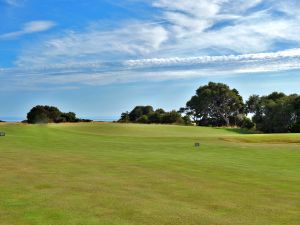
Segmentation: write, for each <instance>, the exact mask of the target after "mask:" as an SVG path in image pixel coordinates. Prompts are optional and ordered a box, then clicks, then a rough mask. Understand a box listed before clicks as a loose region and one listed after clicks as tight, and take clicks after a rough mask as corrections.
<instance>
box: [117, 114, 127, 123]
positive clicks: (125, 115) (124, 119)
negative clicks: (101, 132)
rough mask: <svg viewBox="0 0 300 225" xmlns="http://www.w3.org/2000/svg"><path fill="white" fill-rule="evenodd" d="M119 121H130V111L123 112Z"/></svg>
mask: <svg viewBox="0 0 300 225" xmlns="http://www.w3.org/2000/svg"><path fill="white" fill-rule="evenodd" d="M119 122H121V123H129V122H130V118H129V112H124V113H122V114H121V118H120V119H119Z"/></svg>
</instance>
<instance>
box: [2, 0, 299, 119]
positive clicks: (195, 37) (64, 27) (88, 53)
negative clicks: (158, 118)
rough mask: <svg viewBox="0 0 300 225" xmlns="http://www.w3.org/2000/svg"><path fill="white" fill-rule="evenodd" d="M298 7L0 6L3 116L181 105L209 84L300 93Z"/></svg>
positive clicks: (46, 1) (257, 3)
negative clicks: (46, 107) (43, 108)
mask: <svg viewBox="0 0 300 225" xmlns="http://www.w3.org/2000/svg"><path fill="white" fill-rule="evenodd" d="M299 10H300V3H299V1H296V0H185V1H182V0H89V1H86V0H85V1H84V0H43V1H41V0H0V104H1V107H0V119H1V118H8V117H18V118H22V117H23V118H25V115H26V112H27V111H28V110H29V109H30V108H31V107H32V106H34V105H37V104H50V105H55V106H58V107H59V108H61V109H62V110H64V111H74V112H76V113H77V114H78V115H79V116H81V117H90V118H103V117H115V116H118V115H119V114H120V113H121V112H122V111H126V110H130V109H131V108H132V107H133V106H135V105H143V104H151V105H153V106H155V107H162V108H166V109H168V110H170V109H178V108H179V107H181V106H184V105H185V103H186V101H187V100H188V99H189V98H190V97H191V96H192V95H193V94H194V92H195V90H196V89H197V88H198V87H199V86H200V85H204V84H206V83H207V82H209V81H215V82H224V83H227V84H229V85H230V86H231V87H235V88H237V89H238V90H239V91H240V93H241V94H242V95H243V97H244V98H247V97H248V96H249V95H250V94H254V93H255V94H260V95H264V94H268V93H270V92H271V91H274V90H276V91H284V92H286V93H300V89H299V84H300V76H299V72H300V16H299V13H298V12H299Z"/></svg>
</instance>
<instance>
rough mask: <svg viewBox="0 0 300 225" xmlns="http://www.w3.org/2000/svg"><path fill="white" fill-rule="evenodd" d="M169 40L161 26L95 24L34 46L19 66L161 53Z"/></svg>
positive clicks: (105, 59)
mask: <svg viewBox="0 0 300 225" xmlns="http://www.w3.org/2000/svg"><path fill="white" fill-rule="evenodd" d="M167 39H168V32H167V31H166V30H165V29H164V28H163V27H162V26H161V25H159V24H145V23H137V22H134V23H130V24H126V25H124V26H122V27H119V28H117V29H114V30H109V31H103V30H101V29H99V28H98V26H97V25H94V26H92V27H90V28H88V29H87V30H85V31H83V32H72V31H69V32H66V33H64V34H63V35H62V36H59V37H55V38H49V39H48V40H45V41H44V42H42V43H40V44H37V45H33V46H32V47H31V48H29V49H26V50H25V51H24V52H23V53H22V54H21V55H20V57H19V59H18V61H17V64H18V65H19V66H24V67H26V66H27V65H31V66H32V65H36V66H43V65H47V64H49V63H56V62H58V61H61V60H64V61H65V62H68V61H75V60H76V61H77V62H78V63H80V62H84V61H91V60H92V61H94V60H95V59H98V60H99V59H102V60H104V61H107V60H113V59H120V58H124V57H130V56H137V55H140V56H143V55H148V54H150V53H151V52H155V51H157V50H159V49H160V47H161V45H162V44H163V43H164V42H165V41H166V40H167ZM39 49H43V51H42V52H41V51H39Z"/></svg>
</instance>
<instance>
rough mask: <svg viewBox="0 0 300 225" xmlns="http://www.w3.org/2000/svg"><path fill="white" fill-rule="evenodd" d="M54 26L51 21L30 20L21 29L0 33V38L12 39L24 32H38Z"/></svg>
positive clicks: (24, 33)
mask: <svg viewBox="0 0 300 225" xmlns="http://www.w3.org/2000/svg"><path fill="white" fill-rule="evenodd" d="M54 26H55V23H54V22H53V21H43V20H40V21H31V22H28V23H26V24H24V25H23V27H22V29H21V30H18V31H14V32H10V33H6V34H0V40H6V39H14V38H18V37H20V36H23V35H26V34H32V33H38V32H43V31H46V30H49V29H51V28H53V27H54Z"/></svg>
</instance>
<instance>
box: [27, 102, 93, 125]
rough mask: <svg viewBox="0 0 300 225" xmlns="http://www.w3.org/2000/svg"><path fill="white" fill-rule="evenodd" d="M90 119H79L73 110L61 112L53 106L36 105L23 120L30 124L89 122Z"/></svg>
mask: <svg viewBox="0 0 300 225" xmlns="http://www.w3.org/2000/svg"><path fill="white" fill-rule="evenodd" d="M91 121H92V120H86V119H79V118H77V117H76V114H75V113H74V112H67V113H65V112H61V111H60V110H59V109H58V108H57V107H54V106H47V105H45V106H42V105H38V106H35V107H33V108H32V109H31V110H30V112H29V113H28V114H27V120H26V121H24V122H27V123H31V124H43V123H68V122H69V123H76V122H91Z"/></svg>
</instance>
